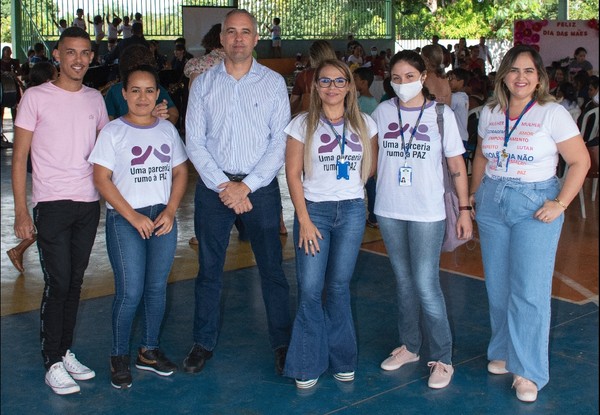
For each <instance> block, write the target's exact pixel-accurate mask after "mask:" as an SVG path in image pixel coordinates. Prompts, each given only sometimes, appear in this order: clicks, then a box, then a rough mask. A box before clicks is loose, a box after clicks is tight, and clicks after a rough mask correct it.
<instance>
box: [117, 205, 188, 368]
mask: <svg viewBox="0 0 600 415" xmlns="http://www.w3.org/2000/svg"><path fill="white" fill-rule="evenodd" d="M165 207H166V206H165V205H154V206H148V207H144V208H140V209H136V212H139V213H141V214H143V215H146V216H148V217H149V218H150V219H152V220H155V219H156V217H157V216H158V215H159V214H160V212H162V211H163V210H164V209H165ZM176 247H177V222H176V221H175V222H174V223H173V229H172V230H171V232H169V233H168V234H166V235H162V236H155V235H152V236H151V237H150V239H142V237H141V236H140V234H139V232H138V231H137V230H136V229H135V228H134V227H133V226H131V224H130V223H129V222H128V221H127V220H126V219H125V218H124V217H123V216H121V215H120V214H119V213H118V212H117V211H116V210H114V209H107V210H106V248H107V250H108V258H109V259H110V264H111V266H112V269H113V273H114V275H115V299H114V301H113V313H112V327H113V345H112V351H111V356H119V355H128V354H129V339H130V337H131V326H132V325H133V319H134V318H135V314H136V310H137V308H138V305H139V304H140V302H142V300H143V305H142V320H143V333H142V342H141V344H140V346H141V347H144V348H147V349H156V348H158V336H159V333H160V326H161V324H162V321H163V317H164V314H165V304H166V295H167V279H168V277H169V272H170V271H171V265H172V264H173V259H174V258H175V248H176Z"/></svg>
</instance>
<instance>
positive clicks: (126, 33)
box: [119, 15, 132, 39]
mask: <svg viewBox="0 0 600 415" xmlns="http://www.w3.org/2000/svg"><path fill="white" fill-rule="evenodd" d="M131 29H132V26H131V25H130V24H129V16H127V15H125V16H123V24H122V25H121V27H120V28H119V31H120V32H121V33H122V34H123V39H128V38H130V37H131V36H132V30H131Z"/></svg>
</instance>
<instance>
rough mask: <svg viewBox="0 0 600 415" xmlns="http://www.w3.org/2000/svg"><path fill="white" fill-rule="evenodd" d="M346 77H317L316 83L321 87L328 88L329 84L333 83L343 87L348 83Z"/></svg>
mask: <svg viewBox="0 0 600 415" xmlns="http://www.w3.org/2000/svg"><path fill="white" fill-rule="evenodd" d="M348 81H349V79H348V78H341V77H340V78H335V79H331V78H319V79H317V85H319V86H320V87H321V88H329V87H330V86H331V85H335V87H336V88H343V87H345V86H346V85H348Z"/></svg>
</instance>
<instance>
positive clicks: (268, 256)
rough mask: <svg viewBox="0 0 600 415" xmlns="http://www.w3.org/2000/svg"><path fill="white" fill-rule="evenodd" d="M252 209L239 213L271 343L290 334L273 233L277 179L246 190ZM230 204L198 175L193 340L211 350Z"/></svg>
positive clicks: (285, 288) (286, 286)
mask: <svg viewBox="0 0 600 415" xmlns="http://www.w3.org/2000/svg"><path fill="white" fill-rule="evenodd" d="M248 197H249V198H250V201H251V202H252V206H253V208H252V210H251V211H250V212H246V213H244V214H242V215H240V218H241V220H242V222H243V224H244V230H245V232H246V234H247V235H248V237H249V239H250V245H251V246H252V252H253V253H254V258H255V259H256V264H257V265H258V271H259V273H260V277H261V288H262V294H263V300H264V303H265V308H266V311H267V323H268V328H269V341H270V343H271V347H272V348H273V349H277V348H279V347H282V346H287V345H288V343H289V340H290V331H291V326H292V324H291V316H290V299H289V291H290V287H289V284H288V282H287V280H286V278H285V274H284V273H283V267H282V261H283V253H282V248H281V240H280V239H279V215H280V213H281V212H280V209H281V195H280V194H279V185H278V183H277V179H273V181H272V182H271V183H269V184H268V185H267V186H265V187H262V188H260V189H258V190H256V191H255V192H252V193H250V195H249V196H248ZM236 216H237V215H236V214H235V212H234V211H233V210H232V209H229V208H228V207H227V206H225V205H224V204H223V202H221V200H220V199H219V194H218V193H216V192H214V191H212V190H210V189H209V188H207V187H206V185H205V184H204V182H203V181H202V179H199V180H198V183H197V185H196V195H195V212H194V224H195V227H196V229H195V231H196V237H197V238H198V260H199V262H200V267H199V270H198V275H197V276H196V286H195V297H196V310H195V313H194V343H195V344H198V345H200V346H202V347H204V348H205V349H206V350H213V349H214V348H215V346H216V344H217V337H218V332H219V325H220V319H221V308H220V302H221V289H222V286H223V282H222V277H223V266H224V265H225V254H226V252H227V246H228V245H229V234H230V232H231V228H232V226H233V223H234V221H235V219H236Z"/></svg>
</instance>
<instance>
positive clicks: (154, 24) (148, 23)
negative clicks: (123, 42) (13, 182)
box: [20, 0, 393, 44]
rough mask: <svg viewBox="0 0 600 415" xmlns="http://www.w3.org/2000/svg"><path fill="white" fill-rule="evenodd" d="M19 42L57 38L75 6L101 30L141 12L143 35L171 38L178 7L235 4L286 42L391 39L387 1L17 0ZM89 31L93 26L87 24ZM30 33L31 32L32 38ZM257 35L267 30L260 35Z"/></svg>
mask: <svg viewBox="0 0 600 415" xmlns="http://www.w3.org/2000/svg"><path fill="white" fill-rule="evenodd" d="M20 1H21V10H22V13H21V14H22V16H21V25H22V30H23V34H22V37H25V38H24V39H23V43H24V44H28V43H29V42H28V40H29V39H33V38H39V37H42V38H43V39H45V40H48V41H54V40H57V39H58V35H59V33H58V29H57V27H56V25H55V23H54V21H56V22H58V21H59V20H60V19H65V20H66V21H67V25H69V26H70V25H71V23H72V22H73V19H74V17H75V12H76V10H77V9H78V8H82V9H83V10H84V19H85V20H86V21H87V20H88V19H89V20H90V21H91V20H93V19H94V16H96V15H102V16H104V20H105V31H107V29H106V27H107V25H108V23H109V22H107V21H106V20H107V19H106V16H107V15H108V16H109V18H110V19H111V20H112V17H113V15H116V16H120V17H123V16H124V15H129V16H132V15H134V14H135V13H141V14H142V16H143V22H144V34H145V36H147V37H149V38H155V39H173V38H175V37H178V36H181V35H182V32H183V30H182V17H181V6H183V5H185V6H213V7H218V6H222V7H239V8H244V9H247V10H248V11H250V12H251V13H253V14H254V15H255V16H256V18H257V20H258V21H259V23H261V24H262V23H268V24H270V23H271V21H272V19H273V18H274V17H279V18H280V19H281V27H282V31H283V35H284V36H285V39H286V40H294V39H302V40H309V39H320V38H325V39H342V38H346V36H347V35H348V34H349V33H352V34H354V35H355V36H356V37H358V38H361V39H391V38H392V37H393V28H392V0H269V1H261V0H237V1H236V0H220V1H219V0H212V1H207V0H20ZM87 26H88V31H89V32H90V33H91V34H93V26H92V24H91V23H87ZM34 34H35V36H34ZM261 37H262V38H263V39H265V38H267V37H268V32H267V31H264V32H262V33H261Z"/></svg>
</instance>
